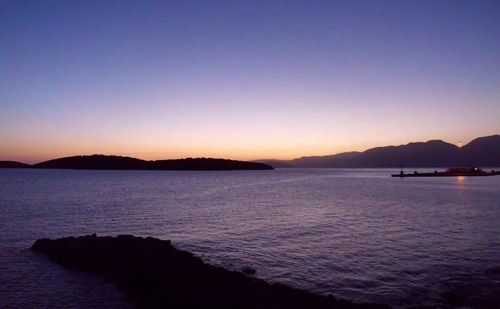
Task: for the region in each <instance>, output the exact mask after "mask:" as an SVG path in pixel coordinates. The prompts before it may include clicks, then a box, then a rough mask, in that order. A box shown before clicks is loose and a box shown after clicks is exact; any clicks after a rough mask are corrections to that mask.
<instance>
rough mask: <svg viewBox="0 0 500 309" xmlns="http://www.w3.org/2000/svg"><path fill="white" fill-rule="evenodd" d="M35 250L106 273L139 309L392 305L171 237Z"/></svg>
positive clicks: (45, 244) (39, 245) (87, 240)
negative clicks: (223, 257)
mask: <svg viewBox="0 0 500 309" xmlns="http://www.w3.org/2000/svg"><path fill="white" fill-rule="evenodd" d="M31 249H32V250H33V251H35V252H39V253H42V254H44V255H46V256H47V257H49V259H51V260H52V261H54V262H56V263H58V264H61V265H63V266H64V267H67V268H70V269H77V270H82V271H89V272H93V273H97V274H100V275H104V276H105V277H107V278H109V279H110V280H111V281H113V282H115V283H116V285H117V287H118V288H119V289H121V290H123V291H124V292H125V293H126V294H127V295H129V297H130V298H131V299H132V300H133V301H134V302H135V304H136V305H137V307H140V308H160V307H171V308H193V307H194V308H196V307H202V308H207V307H210V308H211V307H213V308H388V306H386V305H380V304H355V303H352V302H350V301H347V300H341V299H336V298H335V297H333V296H331V295H328V296H323V295H317V294H313V293H310V292H307V291H303V290H299V289H295V288H292V287H288V286H285V285H282V284H279V283H274V284H269V283H267V282H265V281H263V280H260V279H257V278H255V277H252V276H248V273H251V272H252V271H251V270H247V271H245V273H247V274H244V273H243V272H236V271H229V270H226V269H224V268H221V267H216V266H212V265H209V264H206V263H204V262H203V261H202V260H201V259H200V258H198V257H196V256H194V255H193V254H191V253H189V252H187V251H183V250H178V249H176V248H175V247H174V246H172V244H171V243H170V241H169V240H160V239H156V238H152V237H147V238H142V237H134V236H131V235H120V236H117V237H97V236H96V235H95V234H93V235H88V236H81V237H67V238H60V239H54V240H51V239H39V240H37V241H36V242H35V243H34V244H33V246H32V247H31Z"/></svg>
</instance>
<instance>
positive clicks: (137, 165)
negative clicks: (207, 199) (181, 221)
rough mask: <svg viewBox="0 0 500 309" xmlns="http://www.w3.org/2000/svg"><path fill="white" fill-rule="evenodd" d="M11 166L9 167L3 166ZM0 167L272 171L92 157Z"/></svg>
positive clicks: (221, 162) (230, 163)
mask: <svg viewBox="0 0 500 309" xmlns="http://www.w3.org/2000/svg"><path fill="white" fill-rule="evenodd" d="M6 162H11V163H6ZM0 167H14V168H15V167H30V168H53V169H77V170H178V171H182V170H195V171H227V170H269V169H273V167H271V166H269V165H267V164H264V163H255V162H244V161H235V160H226V159H212V158H187V159H177V160H157V161H146V160H141V159H136V158H131V157H121V156H106V155H91V156H74V157H65V158H59V159H54V160H49V161H45V162H41V163H37V164H34V165H28V164H24V163H20V162H13V161H0Z"/></svg>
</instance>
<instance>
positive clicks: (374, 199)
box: [0, 168, 500, 308]
mask: <svg viewBox="0 0 500 309" xmlns="http://www.w3.org/2000/svg"><path fill="white" fill-rule="evenodd" d="M432 170H433V169H432ZM424 171H425V170H424ZM398 172H399V170H398V169H299V168H288V169H285V168H284V169H276V170H270V171H224V172H190V171H88V170H86V171H83V170H49V169H47V170H40V169H0V308H73V307H79V308H131V307H132V303H131V301H130V300H129V299H128V298H127V296H126V295H124V294H123V293H122V292H121V291H119V290H117V289H116V287H115V285H114V284H113V282H110V281H108V280H107V279H106V278H103V277H99V276H97V275H93V274H87V273H82V272H78V271H72V270H68V269H65V268H63V267H61V266H59V265H57V264H54V263H52V262H50V261H49V260H48V259H46V258H45V257H44V256H41V255H38V254H35V253H33V252H32V251H31V250H30V247H31V245H32V244H33V243H34V241H35V240H37V239H39V238H58V237H66V236H77V235H86V234H93V233H97V235H98V236H105V235H111V236H113V235H119V234H133V235H136V236H153V237H157V238H161V239H165V240H166V239H170V240H171V241H172V243H173V245H174V246H175V247H177V248H179V249H183V250H188V251H190V252H192V253H194V254H195V255H197V256H199V257H201V258H202V259H203V260H204V261H206V262H208V263H211V264H214V265H218V266H223V267H225V268H227V269H230V270H241V269H242V268H243V267H251V268H254V269H255V270H256V274H255V276H256V277H258V278H261V279H264V280H267V281H269V282H280V283H284V284H287V285H290V286H293V287H297V288H301V289H305V290H308V291H312V292H314V293H319V294H325V295H326V294H332V295H334V296H335V297H337V298H344V299H348V300H351V301H354V302H377V303H385V304H388V305H390V306H393V307H396V308H406V307H413V306H430V307H450V306H451V307H453V306H454V305H457V306H461V307H470V308H483V307H484V308H487V307H491V308H494V307H495V306H499V304H500V176H491V177H438V178H404V179H401V178H391V177H390V174H391V173H398Z"/></svg>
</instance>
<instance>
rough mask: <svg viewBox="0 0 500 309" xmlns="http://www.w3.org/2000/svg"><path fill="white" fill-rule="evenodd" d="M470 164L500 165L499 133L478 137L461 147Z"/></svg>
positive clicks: (464, 157)
mask: <svg viewBox="0 0 500 309" xmlns="http://www.w3.org/2000/svg"><path fill="white" fill-rule="evenodd" d="M461 151H462V156H463V159H464V160H465V162H466V163H467V164H468V165H471V166H478V165H481V166H500V135H492V136H485V137H479V138H476V139H475V140H473V141H471V142H470V143H468V144H467V145H465V146H464V147H462V148H461Z"/></svg>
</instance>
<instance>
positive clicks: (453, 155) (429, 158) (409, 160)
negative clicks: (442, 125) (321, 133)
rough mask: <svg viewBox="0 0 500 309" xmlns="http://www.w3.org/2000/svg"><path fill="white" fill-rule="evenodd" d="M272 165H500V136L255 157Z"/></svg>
mask: <svg viewBox="0 0 500 309" xmlns="http://www.w3.org/2000/svg"><path fill="white" fill-rule="evenodd" d="M255 162H259V163H266V164H269V165H271V166H273V167H285V166H286V167H337V168H349V167H400V166H403V167H454V166H479V167H481V166H482V167H498V166H500V135H492V136H485V137H479V138H476V139H474V140H473V141H471V142H470V143H468V144H467V145H465V146H463V147H457V146H455V145H453V144H450V143H446V142H443V141H442V140H431V141H428V142H418V143H409V144H406V145H401V146H386V147H376V148H371V149H368V150H366V151H363V152H344V153H339V154H336V155H329V156H314V157H301V158H298V159H294V160H256V161H255Z"/></svg>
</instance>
